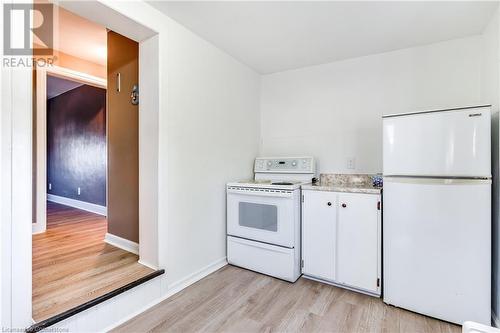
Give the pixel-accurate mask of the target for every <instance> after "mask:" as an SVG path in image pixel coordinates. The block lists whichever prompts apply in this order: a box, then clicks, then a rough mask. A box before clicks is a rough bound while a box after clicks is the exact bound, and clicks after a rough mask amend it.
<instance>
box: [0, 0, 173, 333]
mask: <svg viewBox="0 0 500 333" xmlns="http://www.w3.org/2000/svg"><path fill="white" fill-rule="evenodd" d="M59 4H60V5H61V6H63V7H64V8H66V9H68V10H70V11H71V12H74V13H78V14H79V15H81V16H83V17H86V18H87V19H89V20H92V21H94V22H97V23H100V24H102V25H103V26H106V27H108V28H110V29H112V30H114V31H116V32H119V33H121V34H123V35H125V36H127V37H130V38H132V39H133V40H135V41H137V42H140V45H139V51H140V54H141V57H140V59H139V65H140V69H141V72H140V73H141V75H140V78H139V83H140V84H141V85H142V86H143V87H147V89H142V91H141V103H140V104H139V110H140V112H139V153H140V156H141V157H140V168H139V185H140V186H139V192H140V193H139V194H140V195H139V219H140V224H139V228H140V233H139V237H140V242H139V243H140V246H139V254H140V261H141V262H142V263H144V264H147V265H148V266H150V267H152V268H153V269H157V268H158V267H164V266H165V263H164V262H163V263H162V262H160V259H159V243H158V235H159V233H160V232H161V233H165V228H166V227H165V224H166V220H167V216H163V215H164V214H163V213H162V216H161V218H160V216H159V207H158V196H159V193H158V191H159V189H158V183H159V162H162V161H160V158H159V150H158V147H159V132H158V120H159V109H160V105H165V104H166V96H165V95H161V94H160V78H161V77H162V74H161V73H160V70H159V69H158V68H159V63H160V61H159V59H160V57H161V56H162V55H163V54H164V53H165V50H164V49H160V47H159V45H160V40H162V39H163V38H164V36H166V31H167V30H166V25H165V22H164V20H163V19H162V16H161V15H160V14H159V13H158V12H156V11H155V10H154V9H152V8H151V7H150V6H148V5H147V4H145V3H142V2H134V3H125V2H115V3H113V4H112V5H111V4H103V3H101V2H97V1H81V2H71V1H67V2H61V3H59ZM153 18H154V19H153ZM33 83H34V80H33V75H32V70H31V68H27V69H23V70H16V69H4V70H3V71H2V117H3V118H2V119H3V120H5V121H3V120H2V142H1V146H2V160H3V161H4V163H2V175H3V176H2V184H3V185H4V187H5V189H6V190H5V191H4V192H2V221H3V223H2V233H0V238H1V244H2V249H3V251H2V261H1V263H0V264H1V270H2V280H1V281H0V282H1V283H0V284H1V286H2V299H3V300H5V302H4V304H3V305H2V316H1V321H2V325H3V326H4V327H26V326H29V325H30V324H31V323H32V307H31V304H32V288H31V285H32V251H31V247H32V246H31V244H32V225H31V222H32V220H33V213H32V210H31V209H29V208H28V209H27V207H30V205H31V203H32V193H33V189H32V185H33V181H32V172H33V171H34V169H33V165H32V160H33V158H32V151H33V147H32V137H33V127H34V123H35V122H36V118H35V117H34V116H33V113H32V110H33V105H32V98H31V97H32V91H33V89H32V85H33ZM163 149H164V148H163ZM161 165H162V163H160V166H161ZM155 186H156V187H155ZM160 220H161V221H162V223H161V224H160V223H159V221H160ZM161 246H162V247H164V246H165V245H164V244H162V245H161ZM152 283H154V285H155V286H157V285H158V284H159V282H158V281H155V282H152ZM132 294H133V295H135V294H136V292H135V291H129V295H127V296H124V299H126V300H128V299H129V298H130V295H132ZM155 295H156V294H155ZM14 296H15V297H14ZM141 296H144V295H143V294H141ZM148 297H149V298H147V301H146V302H151V301H152V300H153V299H154V296H153V295H150V296H148ZM144 298H145V297H143V298H142V299H144ZM105 300H106V299H103V300H101V302H103V301H105ZM127 304H129V305H130V308H128V309H127V313H128V312H129V311H138V310H139V308H140V307H142V306H143V305H141V304H142V303H127ZM115 308H116V305H115V304H114V303H103V304H102V306H101V307H98V308H94V318H95V319H96V320H97V321H99V325H100V326H102V327H104V326H105V325H110V324H111V323H112V322H113V321H114V320H116V319H115V318H114V317H110V316H109V311H113V309H115ZM65 318H67V317H65ZM60 320H62V319H60ZM103 325H104V326H103ZM38 327H41V325H39V326H38ZM44 327H46V326H44Z"/></svg>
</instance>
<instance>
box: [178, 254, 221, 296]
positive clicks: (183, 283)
mask: <svg viewBox="0 0 500 333" xmlns="http://www.w3.org/2000/svg"><path fill="white" fill-rule="evenodd" d="M226 265H227V257H224V258H221V259H219V260H217V261H215V262H213V263H211V264H210V265H207V266H205V267H203V268H202V269H200V270H199V271H197V272H194V273H193V274H190V275H188V276H187V277H186V278H184V279H182V280H179V281H177V282H174V283H172V284H170V285H169V286H168V290H169V291H170V292H172V295H174V294H177V293H178V292H179V291H181V290H182V289H184V288H186V287H188V286H190V285H192V284H193V283H195V282H197V281H199V280H201V279H203V278H204V277H205V276H207V275H209V274H212V273H213V272H215V271H217V270H219V269H221V268H222V267H224V266H226Z"/></svg>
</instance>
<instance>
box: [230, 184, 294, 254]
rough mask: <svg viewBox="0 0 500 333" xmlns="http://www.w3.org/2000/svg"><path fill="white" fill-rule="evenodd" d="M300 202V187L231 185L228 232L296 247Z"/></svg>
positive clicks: (232, 234)
mask: <svg viewBox="0 0 500 333" xmlns="http://www.w3.org/2000/svg"><path fill="white" fill-rule="evenodd" d="M299 205H300V197H299V190H294V191H293V190H274V189H259V188H244V187H233V186H228V188H227V234H228V235H230V236H235V237H240V238H245V239H249V240H254V241H259V242H264V243H269V244H273V245H279V246H284V247H288V248H293V247H294V243H295V241H294V232H295V231H294V230H295V224H296V223H298V218H299V216H298V215H299V211H300V208H299Z"/></svg>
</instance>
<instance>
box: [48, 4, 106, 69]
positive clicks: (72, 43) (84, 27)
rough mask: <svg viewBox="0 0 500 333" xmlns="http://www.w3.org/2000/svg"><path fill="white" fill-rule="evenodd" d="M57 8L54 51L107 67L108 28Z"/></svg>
mask: <svg viewBox="0 0 500 333" xmlns="http://www.w3.org/2000/svg"><path fill="white" fill-rule="evenodd" d="M57 8H58V10H57V12H56V16H55V19H54V32H55V33H54V49H56V50H58V51H61V52H64V53H67V54H70V55H72V56H75V57H78V58H81V59H85V60H88V61H91V62H93V63H96V64H99V65H102V66H106V56H107V50H106V45H107V39H106V36H107V32H106V28H105V27H104V26H101V25H99V24H96V23H94V22H91V21H89V20H87V19H84V18H83V17H81V16H78V15H76V14H73V13H71V12H69V11H67V10H65V9H63V8H61V7H57Z"/></svg>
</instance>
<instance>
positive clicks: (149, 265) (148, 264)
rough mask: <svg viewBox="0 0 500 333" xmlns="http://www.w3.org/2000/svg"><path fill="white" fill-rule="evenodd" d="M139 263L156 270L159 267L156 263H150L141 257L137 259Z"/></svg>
mask: <svg viewBox="0 0 500 333" xmlns="http://www.w3.org/2000/svg"><path fill="white" fill-rule="evenodd" d="M137 262H138V263H139V264H141V265H143V266H146V267H149V268H151V269H154V270H155V271H156V270H157V269H158V266H156V265H153V264H150V263H149V262H147V261H144V260H142V259H141V258H139V260H138V261H137Z"/></svg>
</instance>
